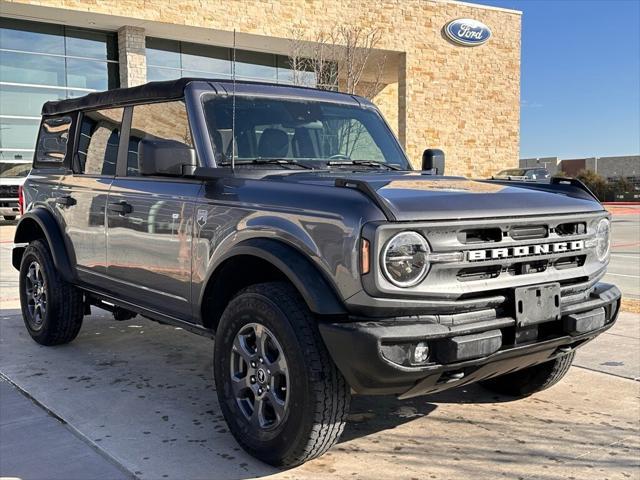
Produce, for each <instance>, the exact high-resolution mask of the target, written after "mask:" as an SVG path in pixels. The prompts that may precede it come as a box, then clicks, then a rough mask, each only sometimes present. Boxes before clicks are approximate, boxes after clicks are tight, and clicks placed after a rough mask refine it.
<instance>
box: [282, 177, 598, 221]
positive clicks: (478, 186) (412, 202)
mask: <svg viewBox="0 0 640 480" xmlns="http://www.w3.org/2000/svg"><path fill="white" fill-rule="evenodd" d="M276 177H278V178H279V179H280V180H282V181H285V182H297V183H303V184H309V185H324V186H335V185H336V180H337V179H347V180H356V181H359V182H365V183H366V185H367V186H368V188H370V191H372V192H375V195H376V196H377V197H378V198H377V201H378V202H379V203H382V204H383V206H384V207H386V210H388V212H390V213H391V214H392V215H393V216H394V217H395V219H396V220H398V221H413V220H445V219H446V220H449V219H467V218H468V219H471V218H496V217H512V216H523V215H544V214H550V215H559V214H569V213H591V212H598V211H602V210H603V208H602V205H601V204H600V203H599V202H597V201H596V200H595V199H590V198H588V197H587V196H586V195H585V194H584V192H583V191H580V190H579V189H577V188H576V187H571V188H572V189H574V190H576V192H573V191H572V190H571V188H565V189H562V188H560V187H561V186H559V185H558V186H552V185H549V184H546V185H545V184H526V185H516V184H512V183H510V184H500V183H491V182H488V181H476V180H469V179H466V178H464V177H441V176H432V175H424V174H422V173H421V172H384V173H377V172H373V173H368V172H367V173H356V174H354V173H353V172H345V173H344V174H342V173H341V172H327V173H310V172H309V173H299V174H293V175H282V176H280V175H277V176H276ZM272 178H273V177H272ZM554 187H558V188H554ZM554 190H555V191H554ZM388 216H389V215H388Z"/></svg>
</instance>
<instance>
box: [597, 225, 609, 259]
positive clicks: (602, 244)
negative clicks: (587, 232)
mask: <svg viewBox="0 0 640 480" xmlns="http://www.w3.org/2000/svg"><path fill="white" fill-rule="evenodd" d="M610 247H611V222H610V221H609V220H608V219H606V218H603V219H602V220H600V221H599V222H598V228H597V229H596V255H597V257H598V260H599V261H601V262H604V261H605V260H606V259H607V256H608V255H609V248H610Z"/></svg>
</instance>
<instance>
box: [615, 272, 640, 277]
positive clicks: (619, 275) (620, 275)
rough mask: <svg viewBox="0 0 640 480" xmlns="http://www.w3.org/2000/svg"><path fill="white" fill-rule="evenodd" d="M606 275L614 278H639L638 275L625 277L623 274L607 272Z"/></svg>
mask: <svg viewBox="0 0 640 480" xmlns="http://www.w3.org/2000/svg"><path fill="white" fill-rule="evenodd" d="M607 275H615V276H616V277H629V278H640V275H625V274H624V273H611V272H607Z"/></svg>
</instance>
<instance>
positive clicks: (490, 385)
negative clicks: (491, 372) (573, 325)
mask: <svg viewBox="0 0 640 480" xmlns="http://www.w3.org/2000/svg"><path fill="white" fill-rule="evenodd" d="M574 356H575V352H571V353H569V354H568V355H563V356H561V357H558V358H556V359H554V360H551V361H549V362H545V363H541V364H539V365H534V366H533V367H529V368H524V369H522V370H518V371H516V372H513V373H508V374H506V375H502V376H500V377H496V378H491V379H489V380H484V381H482V382H480V384H481V385H482V386H483V387H485V388H486V389H488V390H491V391H492V392H495V393H500V394H502V395H510V396H513V397H528V396H529V395H532V394H534V393H536V392H541V391H542V390H546V389H547V388H549V387H552V386H553V385H555V384H556V383H558V382H559V381H560V380H561V379H562V377H564V376H565V375H566V373H567V372H568V371H569V368H570V367H571V364H572V363H573V357H574Z"/></svg>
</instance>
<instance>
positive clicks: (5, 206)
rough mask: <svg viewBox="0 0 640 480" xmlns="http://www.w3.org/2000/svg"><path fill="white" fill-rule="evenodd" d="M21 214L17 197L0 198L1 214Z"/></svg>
mask: <svg viewBox="0 0 640 480" xmlns="http://www.w3.org/2000/svg"><path fill="white" fill-rule="evenodd" d="M19 214H20V208H19V206H18V199H17V198H0V216H2V217H4V216H7V217H15V216H17V215H19Z"/></svg>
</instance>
